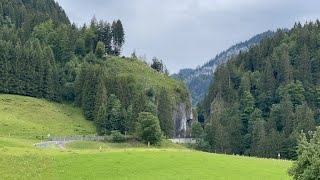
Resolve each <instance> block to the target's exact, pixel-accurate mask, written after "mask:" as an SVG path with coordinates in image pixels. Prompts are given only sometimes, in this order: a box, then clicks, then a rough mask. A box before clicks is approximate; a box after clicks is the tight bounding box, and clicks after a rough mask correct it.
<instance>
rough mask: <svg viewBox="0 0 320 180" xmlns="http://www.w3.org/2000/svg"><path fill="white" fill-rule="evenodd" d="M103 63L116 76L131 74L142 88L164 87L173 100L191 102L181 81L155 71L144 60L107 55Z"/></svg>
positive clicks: (156, 89) (156, 88) (157, 88)
mask: <svg viewBox="0 0 320 180" xmlns="http://www.w3.org/2000/svg"><path fill="white" fill-rule="evenodd" d="M105 63H106V66H107V68H108V70H109V72H110V73H113V74H115V75H117V76H132V77H133V78H134V79H135V80H136V81H137V83H138V86H141V87H143V88H144V89H150V88H153V89H154V90H155V91H158V90H160V88H162V87H164V88H165V89H167V90H169V92H170V95H171V97H172V98H175V100H179V101H180V102H185V103H187V104H188V105H189V104H190V103H191V102H189V92H188V90H187V88H186V86H185V85H184V84H183V83H182V82H179V81H177V80H174V79H172V78H170V77H168V76H166V75H164V74H161V73H159V72H157V71H155V70H154V69H152V68H150V66H148V65H147V64H146V63H145V62H142V61H139V60H137V59H132V58H120V57H108V58H107V60H106V61H105Z"/></svg>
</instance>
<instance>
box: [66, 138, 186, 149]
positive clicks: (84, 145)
mask: <svg viewBox="0 0 320 180" xmlns="http://www.w3.org/2000/svg"><path fill="white" fill-rule="evenodd" d="M64 146H65V147H66V148H68V149H74V150H100V148H101V150H112V149H145V148H148V146H147V145H146V144H143V143H141V142H138V141H134V140H129V141H128V142H122V143H112V142H96V141H72V142H69V143H67V144H65V145H64ZM148 149H186V148H185V147H184V146H181V145H179V144H175V143H172V142H171V141H169V140H166V139H163V140H162V141H161V142H160V143H159V144H157V145H154V146H150V147H149V148H148Z"/></svg>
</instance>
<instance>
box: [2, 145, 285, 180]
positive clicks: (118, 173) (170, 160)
mask: <svg viewBox="0 0 320 180" xmlns="http://www.w3.org/2000/svg"><path fill="white" fill-rule="evenodd" d="M12 140H13V139H12ZM9 141H10V140H7V141H6V142H9ZM0 142H2V146H1V147H0V174H1V176H2V178H1V179H245V180H247V179H249V180H250V179H252V180H255V179H261V180H263V179H268V180H270V179H276V180H278V179H279V180H281V179H289V177H288V176H287V173H286V172H287V169H288V167H289V166H290V165H291V162H289V161H279V160H270V159H258V158H248V157H241V156H228V155H219V154H211V153H204V152H197V151H191V150H184V149H156V148H151V149H147V148H141V147H140V148H130V149H126V148H111V149H102V150H98V148H97V149H95V150H94V149H92V148H93V147H96V145H100V144H99V143H97V144H96V145H93V144H89V145H88V144H87V145H83V146H88V148H84V147H83V148H82V150H67V151H60V150H57V149H37V148H33V147H32V146H30V145H28V144H26V143H27V142H25V141H22V142H19V141H17V140H13V142H10V143H9V147H4V146H5V145H4V144H5V143H3V140H1V139H0ZM78 143H80V142H78ZM14 144H16V145H17V146H19V147H13V146H14ZM84 144H85V143H84Z"/></svg>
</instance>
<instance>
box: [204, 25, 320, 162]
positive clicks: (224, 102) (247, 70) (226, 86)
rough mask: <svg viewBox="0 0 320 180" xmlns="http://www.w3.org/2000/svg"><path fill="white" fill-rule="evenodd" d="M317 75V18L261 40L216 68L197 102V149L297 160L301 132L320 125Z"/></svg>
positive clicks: (319, 52)
mask: <svg viewBox="0 0 320 180" xmlns="http://www.w3.org/2000/svg"><path fill="white" fill-rule="evenodd" d="M319 77H320V22H319V21H316V22H308V23H305V24H304V25H301V24H300V23H296V24H295V25H294V27H293V28H292V29H291V30H290V31H288V32H283V31H278V32H277V33H276V35H275V36H274V37H272V38H265V39H263V40H262V41H261V43H260V44H259V45H256V46H254V47H252V48H251V49H250V50H249V51H248V52H244V53H240V54H239V55H238V56H236V57H234V58H233V59H232V60H230V61H229V62H227V63H226V64H223V65H221V66H220V67H219V68H218V69H217V70H216V72H215V74H214V80H213V84H212V85H211V87H210V90H209V93H208V95H207V96H206V98H205V99H204V101H202V102H201V103H200V104H199V106H198V113H199V117H205V122H204V124H203V127H204V132H202V131H201V129H200V131H199V132H200V133H199V135H198V137H199V139H200V140H199V142H200V143H199V148H202V149H204V150H207V151H212V152H220V153H228V154H233V153H235V154H244V155H249V156H259V157H272V158H277V157H278V153H280V156H281V157H282V158H288V159H295V158H296V145H297V144H296V143H297V142H296V139H297V137H298V135H299V133H300V132H301V131H302V130H303V131H304V132H307V131H310V130H315V129H316V125H319V123H320V111H319V109H320V78H319Z"/></svg>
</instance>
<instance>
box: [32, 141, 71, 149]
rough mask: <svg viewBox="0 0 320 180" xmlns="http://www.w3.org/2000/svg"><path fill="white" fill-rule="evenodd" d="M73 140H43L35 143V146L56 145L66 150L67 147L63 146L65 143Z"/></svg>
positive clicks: (46, 146) (47, 146)
mask: <svg viewBox="0 0 320 180" xmlns="http://www.w3.org/2000/svg"><path fill="white" fill-rule="evenodd" d="M71 141H73V140H69V141H47V142H41V143H35V144H33V145H34V146H35V147H39V148H49V147H50V146H51V145H55V146H56V147H57V148H59V149H62V150H65V149H66V148H65V147H64V146H63V145H64V144H65V143H68V142H71Z"/></svg>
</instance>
